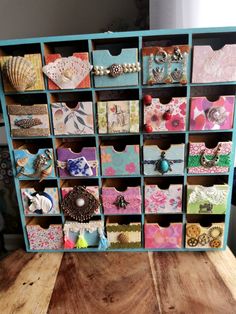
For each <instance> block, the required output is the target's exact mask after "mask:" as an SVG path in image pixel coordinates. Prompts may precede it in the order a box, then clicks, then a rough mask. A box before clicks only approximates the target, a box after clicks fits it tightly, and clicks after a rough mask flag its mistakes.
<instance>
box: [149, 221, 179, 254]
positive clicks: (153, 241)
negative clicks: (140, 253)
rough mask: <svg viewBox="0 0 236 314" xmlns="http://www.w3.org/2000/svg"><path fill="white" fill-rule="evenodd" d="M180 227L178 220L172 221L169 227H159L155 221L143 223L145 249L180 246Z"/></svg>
mask: <svg viewBox="0 0 236 314" xmlns="http://www.w3.org/2000/svg"><path fill="white" fill-rule="evenodd" d="M182 228H183V225H182V223H180V222H174V223H171V224H170V225H169V227H161V226H160V225H159V224H157V223H145V224H144V236H145V248H146V249H175V248H181V247H182Z"/></svg>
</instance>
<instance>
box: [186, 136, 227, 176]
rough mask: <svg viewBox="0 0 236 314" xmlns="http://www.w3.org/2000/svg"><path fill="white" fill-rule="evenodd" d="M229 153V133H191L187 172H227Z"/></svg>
mask: <svg viewBox="0 0 236 314" xmlns="http://www.w3.org/2000/svg"><path fill="white" fill-rule="evenodd" d="M231 154H232V134H231V133H214V134H213V133H211V134H191V135H190V136H189V155H188V173H196V174H198V173H199V174H200V173H227V172H228V171H229V168H230V166H231V162H232V160H231Z"/></svg>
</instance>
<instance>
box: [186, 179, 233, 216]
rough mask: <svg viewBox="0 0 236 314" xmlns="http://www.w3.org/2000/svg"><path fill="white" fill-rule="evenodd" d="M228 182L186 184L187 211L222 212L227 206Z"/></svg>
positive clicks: (197, 212) (195, 212) (198, 212)
mask: <svg viewBox="0 0 236 314" xmlns="http://www.w3.org/2000/svg"><path fill="white" fill-rule="evenodd" d="M228 192H229V186H228V184H222V185H218V184H215V185H213V186H207V187H206V186H202V185H188V186H187V213H189V214H224V213H225V211H226V207H227V199H228Z"/></svg>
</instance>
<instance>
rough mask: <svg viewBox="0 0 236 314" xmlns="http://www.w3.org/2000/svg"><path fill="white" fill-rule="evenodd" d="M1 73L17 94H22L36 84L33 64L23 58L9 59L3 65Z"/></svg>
mask: <svg viewBox="0 0 236 314" xmlns="http://www.w3.org/2000/svg"><path fill="white" fill-rule="evenodd" d="M3 72H4V74H5V75H6V77H7V78H8V80H9V82H10V83H11V85H12V86H13V87H14V88H15V89H16V90H17V91H19V92H24V91H25V90H26V89H28V88H30V87H32V86H33V85H34V84H35V82H36V72H35V70H34V67H33V64H32V63H31V62H30V61H28V60H26V59H25V58H23V57H10V58H9V59H8V60H7V61H6V62H5V63H4V65H3Z"/></svg>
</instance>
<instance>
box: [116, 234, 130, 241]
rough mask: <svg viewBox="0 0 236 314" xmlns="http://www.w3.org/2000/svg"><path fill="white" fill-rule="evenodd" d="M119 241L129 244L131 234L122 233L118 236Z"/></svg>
mask: <svg viewBox="0 0 236 314" xmlns="http://www.w3.org/2000/svg"><path fill="white" fill-rule="evenodd" d="M117 240H118V241H119V242H120V243H129V234H128V233H127V232H125V233H123V232H122V233H120V234H119V235H118V236H117Z"/></svg>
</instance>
